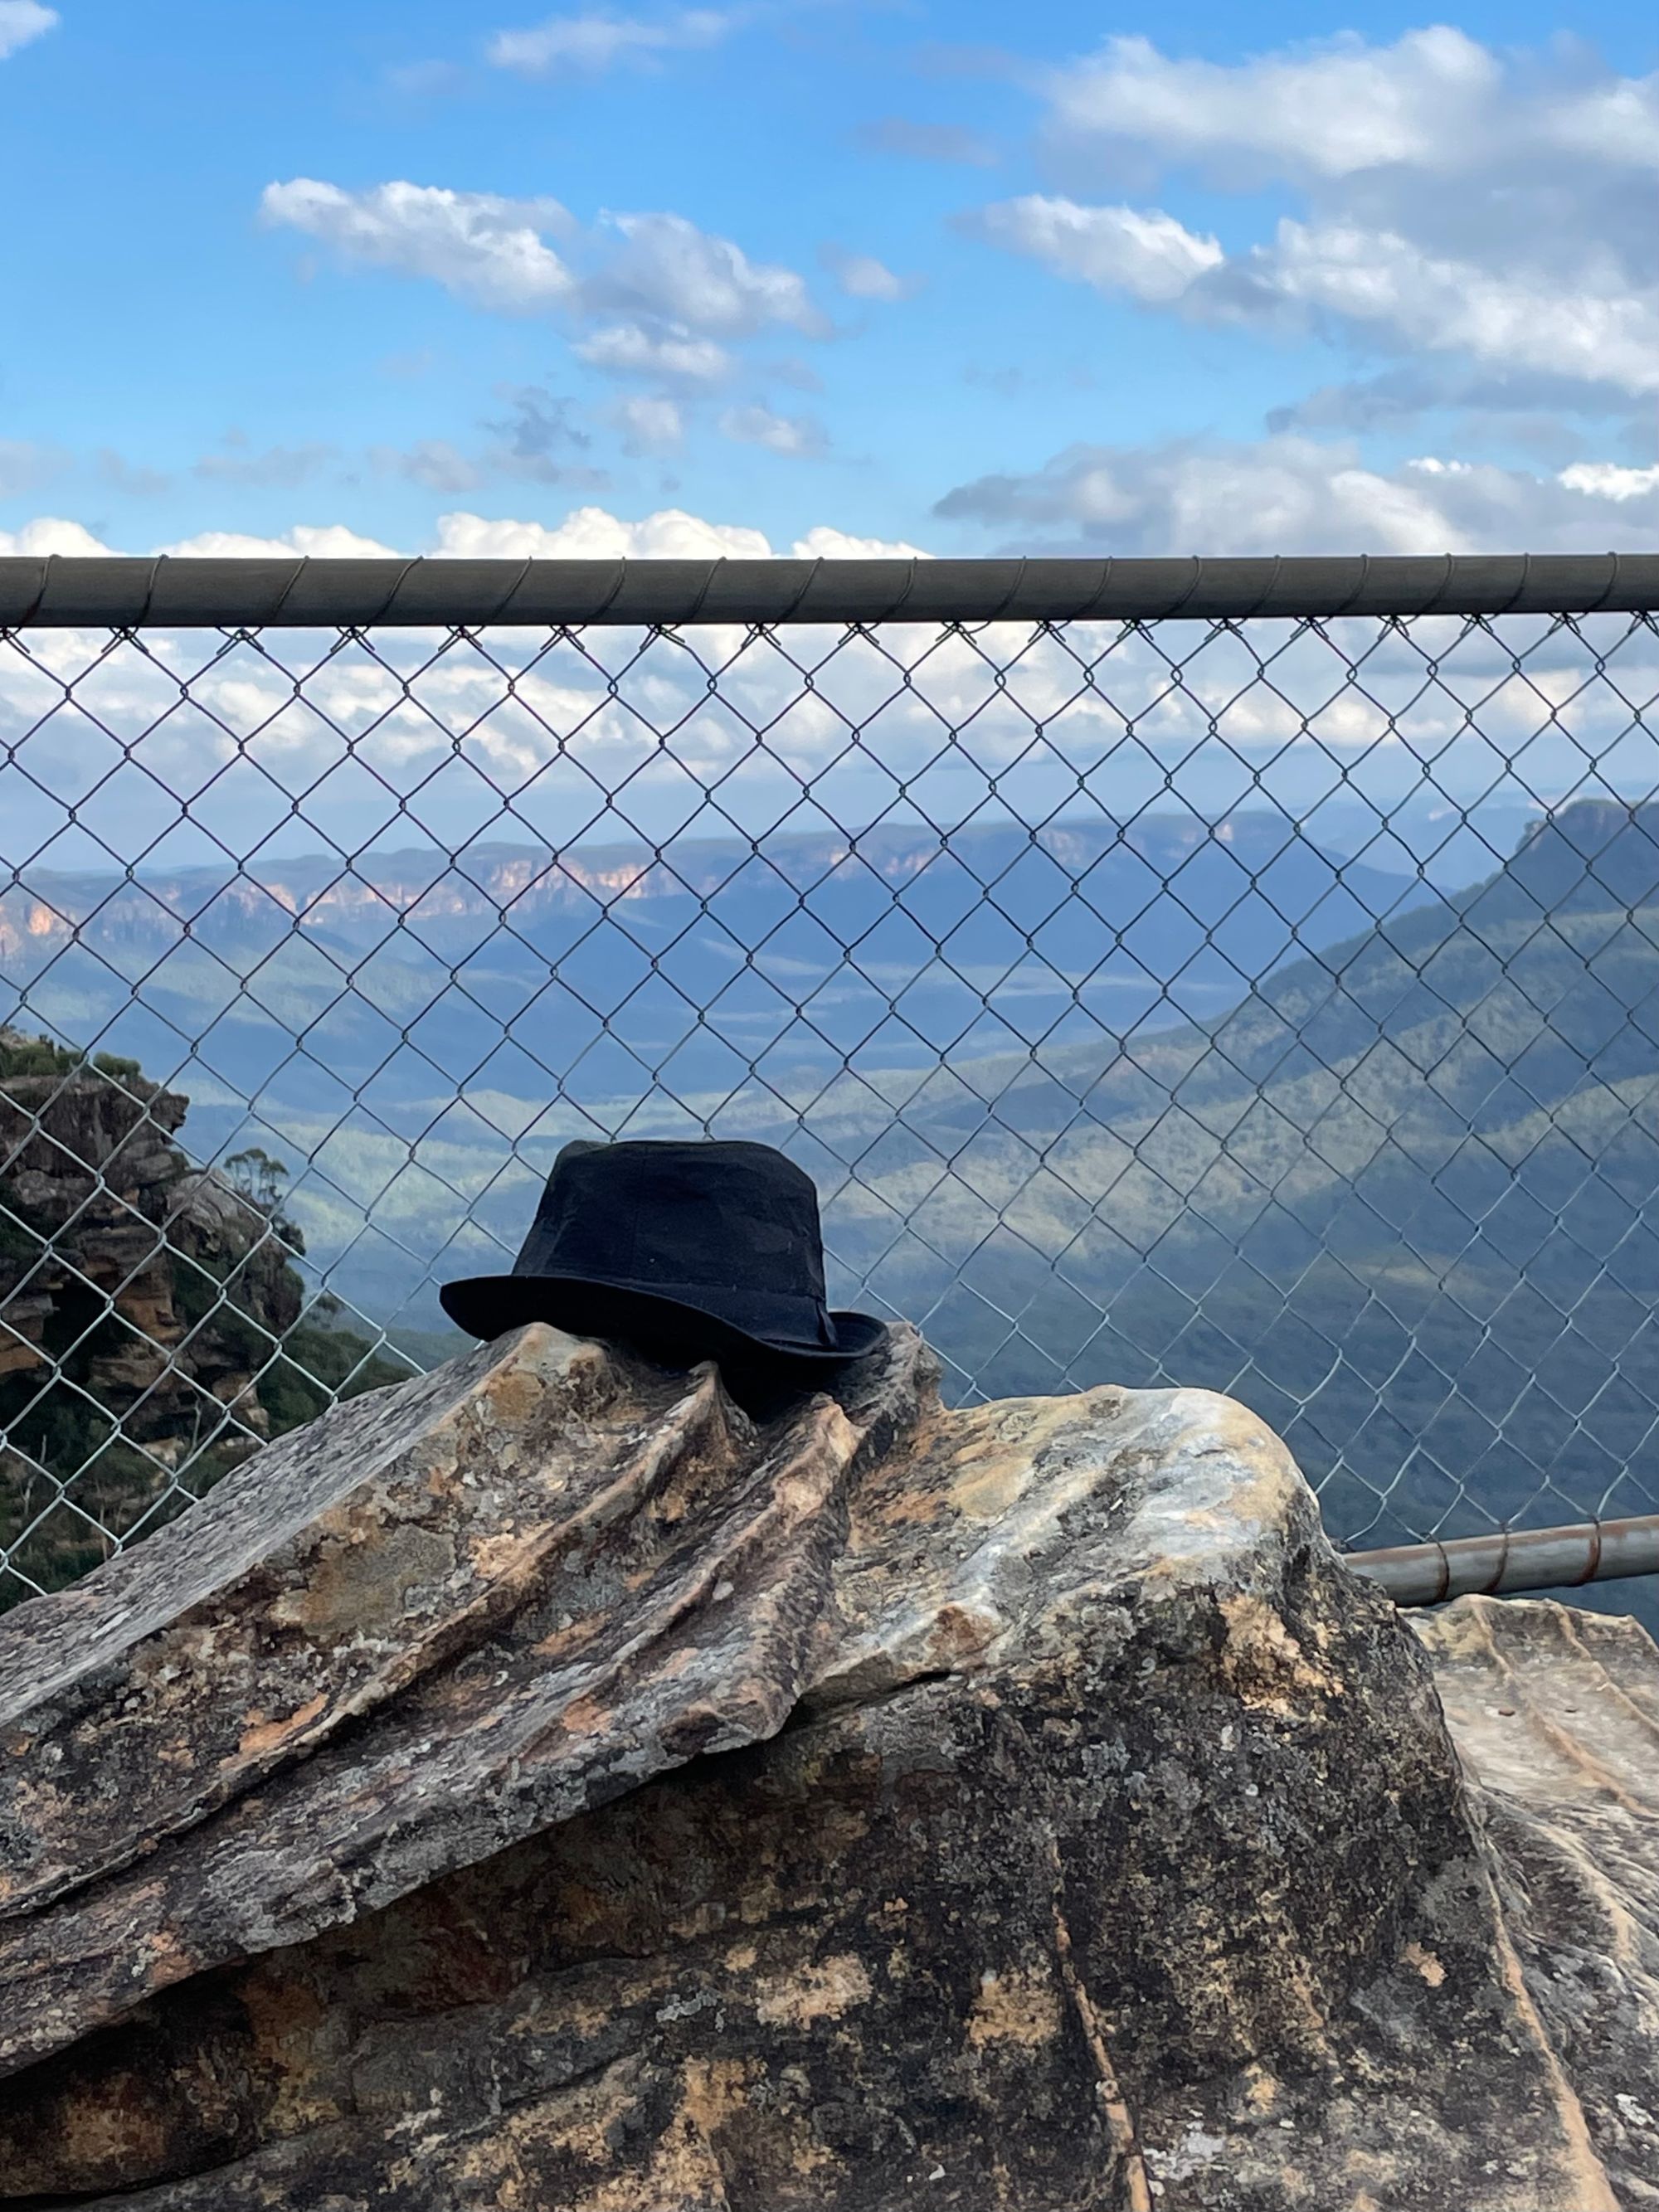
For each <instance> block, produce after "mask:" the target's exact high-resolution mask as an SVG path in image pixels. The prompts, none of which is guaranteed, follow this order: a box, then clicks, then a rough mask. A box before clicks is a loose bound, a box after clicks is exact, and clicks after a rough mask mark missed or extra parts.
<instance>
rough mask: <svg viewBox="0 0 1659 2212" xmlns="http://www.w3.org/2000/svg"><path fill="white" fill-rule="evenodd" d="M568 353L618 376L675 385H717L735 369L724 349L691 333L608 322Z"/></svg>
mask: <svg viewBox="0 0 1659 2212" xmlns="http://www.w3.org/2000/svg"><path fill="white" fill-rule="evenodd" d="M571 350H572V351H573V352H574V354H575V355H576V356H577V358H578V359H579V360H580V361H585V362H587V364H588V365H589V367H590V368H603V369H609V370H610V371H611V372H612V373H613V374H617V375H621V376H655V377H670V378H671V379H672V380H674V381H675V382H676V383H684V384H718V383H719V382H720V380H721V379H722V378H723V377H726V376H727V375H729V374H731V371H732V367H733V366H734V364H733V362H732V356H731V355H730V354H729V353H728V352H727V351H726V348H725V347H724V346H720V345H716V344H715V343H714V340H713V338H698V337H692V335H691V333H690V331H687V330H684V329H683V328H682V329H668V330H660V331H647V330H645V329H642V328H641V325H639V324H638V323H611V324H610V325H607V326H606V327H605V329H603V330H598V331H594V332H593V334H592V337H586V338H580V339H578V340H577V342H576V343H575V345H574V346H573V348H572V349H571Z"/></svg>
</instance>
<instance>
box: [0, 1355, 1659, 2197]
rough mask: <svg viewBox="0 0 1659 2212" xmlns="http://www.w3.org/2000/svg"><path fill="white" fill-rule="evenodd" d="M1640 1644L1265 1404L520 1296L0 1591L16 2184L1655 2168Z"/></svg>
mask: <svg viewBox="0 0 1659 2212" xmlns="http://www.w3.org/2000/svg"><path fill="white" fill-rule="evenodd" d="M1513 1622H1520V1623H1522V1627H1521V1629H1520V1630H1518V1631H1517V1630H1516V1629H1515V1628H1513V1627H1512V1626H1511V1624H1512V1623H1513ZM1540 1622H1541V1623H1543V1624H1544V1625H1543V1626H1538V1625H1536V1624H1538V1623H1540ZM1425 1643H1426V1646H1427V1648H1425ZM1564 1655H1565V1656H1564ZM1436 1664H1437V1665H1439V1667H1440V1668H1442V1669H1443V1674H1444V1679H1445V1680H1446V1682H1447V1684H1448V1686H1449V1687H1448V1692H1447V1694H1448V1697H1449V1700H1450V1704H1451V1710H1452V1714H1453V1720H1454V1724H1455V1728H1456V1729H1457V1731H1458V1734H1459V1736H1460V1739H1461V1741H1462V1743H1463V1744H1464V1746H1465V1749H1466V1753H1467V1754H1468V1757H1469V1758H1470V1759H1472V1760H1473V1762H1474V1771H1475V1775H1476V1778H1475V1779H1474V1780H1473V1781H1472V1780H1471V1779H1469V1778H1468V1776H1467V1775H1466V1772H1465V1771H1464V1768H1463V1766H1462V1764H1461V1763H1460V1759H1459V1755H1458V1752H1457V1750H1456V1749H1455V1747H1454V1742H1453V1737H1452V1735H1451V1734H1449V1731H1448V1729H1447V1726H1446V1723H1445V1720H1444V1718H1443V1713H1442V1708H1441V1704H1440V1701H1439V1699H1438V1697H1437V1692H1436V1688H1435V1681H1434V1673H1433V1669H1434V1667H1435V1665H1436ZM1563 1665H1569V1666H1570V1667H1571V1669H1573V1670H1576V1671H1574V1672H1573V1674H1572V1682H1573V1687H1574V1692H1575V1699H1577V1702H1578V1703H1579V1705H1580V1706H1581V1707H1588V1708H1589V1709H1591V1710H1593V1713H1594V1716H1595V1726H1594V1728H1592V1727H1591V1726H1590V1725H1589V1723H1588V1722H1585V1723H1582V1724H1581V1723H1580V1722H1578V1721H1577V1720H1576V1719H1575V1717H1574V1716H1573V1715H1572V1714H1571V1713H1569V1714H1566V1715H1558V1714H1555V1713H1554V1712H1553V1704H1554V1703H1557V1702H1559V1700H1557V1699H1555V1697H1554V1692H1553V1691H1552V1689H1551V1687H1550V1684H1551V1681H1552V1680H1553V1673H1554V1671H1555V1670H1559V1668H1561V1667H1562V1666H1563ZM1656 1674H1659V1657H1656V1655H1655V1653H1654V1651H1653V1648H1652V1646H1651V1645H1650V1644H1647V1643H1646V1641H1645V1639H1644V1638H1641V1637H1640V1635H1639V1632H1634V1631H1632V1630H1627V1629H1622V1628H1620V1627H1618V1626H1616V1625H1614V1624H1610V1623H1607V1622H1595V1623H1592V1624H1590V1625H1589V1626H1588V1627H1586V1626H1583V1625H1582V1624H1577V1623H1575V1622H1574V1621H1573V1620H1572V1618H1571V1616H1568V1615H1566V1614H1565V1613H1562V1612H1561V1610H1560V1609H1559V1608H1554V1607H1531V1606H1528V1607H1519V1608H1516V1609H1515V1610H1514V1611H1513V1612H1510V1610H1508V1609H1506V1608H1501V1607H1492V1606H1481V1605H1471V1604H1469V1603H1468V1601H1465V1602H1464V1603H1463V1604H1462V1605H1461V1606H1460V1607H1455V1608H1453V1609H1452V1611H1451V1613H1449V1615H1448V1616H1447V1618H1446V1619H1445V1620H1443V1621H1442V1622H1438V1623H1436V1624H1435V1625H1434V1626H1432V1627H1431V1629H1430V1630H1429V1631H1428V1632H1427V1636H1426V1638H1425V1639H1419V1637H1418V1636H1416V1635H1414V1634H1413V1632H1412V1631H1411V1630H1410V1628H1408V1627H1407V1626H1405V1625H1404V1624H1403V1623H1402V1621H1401V1619H1400V1618H1399V1617H1398V1616H1396V1615H1395V1613H1394V1612H1393V1611H1392V1609H1391V1608H1390V1607H1389V1605H1388V1603H1387V1602H1386V1601H1385V1600H1384V1599H1383V1598H1382V1596H1381V1595H1379V1594H1378V1593H1377V1592H1376V1591H1375V1590H1374V1589H1370V1587H1368V1586H1367V1585H1365V1584H1364V1583H1361V1582H1359V1581H1358V1580H1357V1579H1356V1578H1354V1577H1351V1576H1350V1575H1349V1574H1348V1573H1347V1571H1346V1570H1345V1569H1344V1568H1343V1567H1342V1566H1341V1565H1340V1562H1339V1561H1338V1560H1337V1559H1336V1558H1335V1557H1334V1554H1333V1553H1332V1552H1331V1550H1330V1549H1329V1547H1328V1545H1327V1543H1326V1542H1325V1540H1324V1538H1323V1536H1322V1534H1321V1532H1320V1528H1319V1522H1318V1516H1317V1511H1316V1505H1315V1502H1314V1500H1313V1498H1311V1496H1310V1493H1309V1492H1308V1490H1307V1489H1306V1487H1305V1486H1304V1483H1303V1482H1302V1480H1301V1479H1300V1477H1299V1476H1298V1475H1297V1472H1296V1469H1295V1468H1294V1467H1293V1465H1292V1464H1291V1461H1290V1460H1289V1458H1288V1456H1287V1455H1286V1454H1285V1450H1284V1449H1283V1447H1282V1446H1281V1445H1280V1444H1279V1443H1278V1442H1277V1440H1276V1439H1275V1438H1274V1437H1273V1436H1272V1435H1270V1434H1269V1433H1268V1431H1266V1430H1265V1429H1264V1428H1263V1427H1262V1426H1261V1424H1260V1423H1259V1422H1258V1421H1257V1420H1255V1418H1254V1417H1253V1416H1251V1415H1250V1414H1249V1413H1246V1412H1245V1411H1244V1410H1243V1408H1242V1407H1238V1406H1237V1405H1234V1404H1232V1403H1231V1402H1230V1401H1227V1400H1225V1399H1222V1398H1217V1397H1214V1396H1212V1395H1207V1394H1206V1393H1202V1392H1185V1391H1156V1392H1134V1391H1125V1390H1115V1389H1102V1390H1096V1391H1093V1392H1090V1393H1088V1394H1085V1395H1081V1396H1078V1397H1073V1398H1065V1399H1048V1400H1032V1401H1019V1402H1007V1403H1001V1404H997V1405H993V1406H988V1407H979V1408H975V1409H971V1410H967V1411H959V1412H954V1413H950V1412H945V1411H944V1410H943V1409H942V1408H941V1407H940V1406H939V1401H938V1398H937V1395H936V1393H935V1389H934V1372H933V1364H932V1362H931V1360H930V1358H929V1356H928V1355H927V1353H926V1352H925V1351H924V1350H923V1348H922V1347H921V1345H920V1343H919V1341H918V1340H917V1339H916V1338H915V1335H914V1334H912V1333H910V1332H908V1331H898V1332H896V1334H895V1336H894V1338H893V1340H892V1343H891V1345H890V1348H889V1349H888V1351H887V1352H885V1353H884V1354H882V1355H878V1356H877V1357H875V1358H872V1360H870V1361H867V1362H866V1363H864V1364H863V1365H862V1366H861V1367H860V1368H856V1369H854V1370H850V1371H849V1372H848V1375H847V1376H845V1377H844V1378H843V1379H842V1383H840V1385H839V1386H838V1389H837V1393H836V1395H835V1396H833V1397H831V1396H828V1395H825V1396H817V1397H811V1398H805V1399H797V1400H794V1401H790V1402H788V1403H787V1404H782V1405H779V1406H775V1407H772V1408H770V1409H762V1410H759V1411H757V1412H753V1413H745V1412H744V1411H743V1410H742V1409H740V1408H739V1407H737V1406H736V1405H734V1404H733V1403H732V1401H730V1399H729V1398H728V1397H727V1396H726V1394H725V1392H724V1390H723V1389H722V1387H721V1385H720V1381H719V1379H718V1377H717V1376H716V1375H715V1373H714V1370H712V1369H701V1370H695V1371H694V1372H692V1373H691V1374H690V1375H671V1374H666V1373H663V1372H660V1371H659V1370H651V1369H647V1368H645V1367H643V1366H641V1365H639V1364H636V1363H635V1362H634V1361H633V1360H631V1359H630V1358H629V1357H628V1356H626V1355H625V1354H623V1353H622V1352H616V1351H610V1350H607V1349H605V1348H604V1347H602V1346H598V1345H595V1344H590V1343H583V1342H578V1341H576V1340H572V1339H569V1338H567V1337H563V1336H561V1335H559V1334H556V1333H555V1332H553V1331H551V1330H549V1329H544V1328H531V1329H527V1330H526V1331H523V1332H521V1333H520V1334H518V1335H516V1336H514V1337H511V1338H507V1339H503V1340H501V1342H500V1343H499V1344H497V1345H495V1346H489V1347H484V1348H482V1349H480V1350H479V1351H478V1352H476V1353H474V1354H472V1355H471V1356H469V1357H468V1358H465V1359H462V1360H459V1361H456V1362H454V1363H453V1364H451V1365H450V1366H448V1367H447V1368H445V1369H443V1370H440V1371H439V1372H437V1373H436V1374H434V1375H431V1376H422V1377H420V1378H417V1379H416V1380H415V1381H413V1382H410V1383H406V1384H404V1385H400V1386H398V1388H396V1389H392V1390H388V1391H385V1392H381V1393H378V1394H375V1395H373V1396H371V1397H368V1398H364V1399H360V1400H358V1401H355V1402H353V1403H352V1404H349V1405H347V1406H344V1407H339V1408H337V1410H335V1411H334V1412H332V1413H329V1414H327V1415H325V1416H324V1417H323V1418H322V1419H319V1420H318V1421H317V1422H315V1423H314V1424H313V1425H312V1426H311V1427H309V1428H308V1429H307V1430H305V1431H301V1432H299V1433H297V1434H295V1436H293V1437H288V1438H285V1439H283V1441H282V1442H280V1443H276V1444H272V1445H270V1446H269V1447H267V1448H266V1449H264V1451H263V1452H262V1453H261V1454H260V1455H259V1456H258V1458H257V1459H256V1460H255V1461H253V1462H250V1463H249V1464H248V1465H247V1466H246V1467H244V1468H241V1469H240V1470H239V1471H238V1472H236V1473H235V1474H233V1475H232V1476H231V1477H229V1478H228V1480H226V1481H225V1482H224V1483H223V1484H222V1486H220V1487H219V1488H218V1489H217V1490H216V1492H214V1493H213V1494H212V1495H211V1496H210V1498H208V1500H207V1501H206V1502H205V1503H204V1504H203V1505H202V1506H200V1507H199V1508H197V1510H195V1511H193V1512H192V1513H191V1515H190V1516H188V1517H187V1518H186V1519H185V1520H184V1521H182V1522H179V1523H176V1524H175V1525H173V1526H172V1527H170V1528H166V1529H163V1530H162V1531H161V1532H160V1533H159V1534H157V1535H155V1537H154V1538H152V1539H151V1540H150V1541H149V1542H148V1543H146V1544H145V1545H143V1546H142V1547H137V1548H136V1549H135V1550H133V1551H131V1552H130V1553H126V1554H124V1555H123V1556H122V1557H120V1558H118V1559H116V1560H113V1561H112V1562H111V1563H110V1564H109V1565H107V1566H106V1567H105V1568H103V1569H101V1570H100V1571H99V1572H98V1573H97V1574H95V1575H94V1576H93V1577H90V1578H89V1579H88V1581H86V1582H85V1583H82V1584H80V1585H79V1586H78V1587H76V1589H72V1590H70V1591H67V1592H64V1593H63V1594H61V1595H57V1596H54V1597H50V1598H46V1599H41V1600H39V1601H35V1602H33V1603H32V1604H30V1605H28V1606H26V1607H22V1608H21V1609H20V1610H19V1611H17V1612H15V1613H13V1614H11V1615H10V1616H9V1617H8V1618H7V1619H6V1620H4V1621H3V1622H0V1984H3V2002H0V2066H3V2068H4V2069H5V2079H4V2080H3V2081H0V2201H3V2202H9V2203H29V2202H34V2203H58V2202H62V2201H64V2200H68V2199H73V2200H75V2201H76V2202H79V2203H93V2204H96V2205H104V2206H108V2207H113V2206H125V2207H133V2208H137V2207H140V2206H143V2207H145V2208H149V2209H150V2212H186V2209H187V2208H188V2212H253V2208H256V2207H258V2208H267V2207H269V2208H275V2207H278V2206H281V2207H284V2208H288V2207H305V2208H307V2212H369V2208H374V2212H451V2208H453V2207H458V2206H462V2207H464V2206H468V2205H477V2206H480V2207H490V2208H495V2207H501V2208H504V2212H680V2208H687V2212H690V2208H697V2212H716V2208H720V2212H794V2209H795V2208H803V2212H804V2208H808V2207H811V2208H822V2212H899V2208H908V2207H910V2206H912V2205H915V2204H920V2205H923V2206H934V2205H937V2206H939V2207H941V2208H945V2207H955V2208H957V2212H981V2208H984V2212H991V2208H997V2212H1061V2208H1066V2212H1071V2208H1083V2207H1101V2208H1104V2207H1122V2208H1130V2212H1152V2208H1153V2207H1155V2206H1156V2207H1158V2208H1159V2212H1174V2208H1176V2207H1182V2208H1185V2207H1188V2206H1190V2207H1194V2208H1196V2207H1208V2208H1239V2212H1243V2208H1246V2207H1249V2208H1250V2212H1280V2208H1282V2212H1291V2208H1297V2212H1337V2208H1350V2209H1351V2212H1410V2208H1413V2207H1433V2208H1434V2212H1445V2208H1448V2207H1453V2206H1455V2207H1457V2208H1460V2212H1464V2208H1467V2212H1604V2208H1613V2207H1620V2206H1623V2207H1637V2206H1649V2205H1659V2128H1656V2126H1655V2123H1654V2119H1653V2117H1652V2116H1653V2114H1654V2112H1655V2110H1656V2098H1655V2093H1654V2092H1653V2090H1652V2088H1651V2087H1650V2083H1651V2081H1652V2077H1653V2075H1654V2072H1655V2059H1656V2056H1659V2015H1656V2008H1655V1990H1656V1982H1655V1978H1654V1966H1655V1962H1654V1951H1655V1944H1656V1929H1659V1847H1656V1838H1655V1824H1656V1819H1659V1808H1656V1802H1655V1793H1654V1789H1653V1785H1652V1784H1651V1783H1650V1781H1649V1780H1648V1779H1646V1778H1645V1774H1646V1770H1645V1768H1644V1778H1643V1779H1642V1780H1641V1781H1640V1782H1639V1784H1638V1781H1637V1780H1636V1779H1635V1778H1633V1777H1632V1773H1631V1772H1630V1771H1629V1770H1630V1768H1631V1767H1632V1764H1634V1765H1642V1763H1643V1761H1644V1760H1645V1761H1647V1762H1648V1764H1649V1765H1650V1764H1651V1744H1652V1736H1653V1734H1654V1732H1655V1730H1656V1728H1659V1691H1656ZM1500 1678H1501V1679H1500ZM1512 1683H1513V1684H1516V1685H1522V1684H1523V1683H1524V1684H1525V1685H1526V1687H1525V1688H1524V1693H1523V1689H1522V1687H1520V1686H1516V1687H1514V1688H1511V1687H1510V1685H1511V1684H1512ZM1488 1707H1491V1708H1492V1714H1489V1713H1488V1711H1487V1708H1488ZM1523 1714H1524V1715H1525V1716H1526V1717H1525V1718H1524V1720H1523V1718H1522V1716H1523ZM1493 1715H1495V1716H1496V1717H1493ZM1494 1731H1496V1733H1494ZM1504 1731H1510V1733H1507V1734H1505V1733H1504ZM1552 1731H1553V1733H1552ZM1528 1732H1530V1734H1528ZM1534 1740H1535V1741H1536V1742H1538V1743H1540V1744H1543V1745H1545V1746H1547V1747H1548V1749H1549V1753H1550V1756H1549V1759H1543V1758H1542V1757H1541V1756H1534V1754H1533V1753H1532V1752H1531V1751H1530V1750H1529V1749H1528V1743H1529V1742H1530V1741H1534ZM1506 1760H1507V1761H1508V1762H1509V1764H1508V1765H1506V1764H1505V1763H1504V1762H1505V1761H1506Z"/></svg>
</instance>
